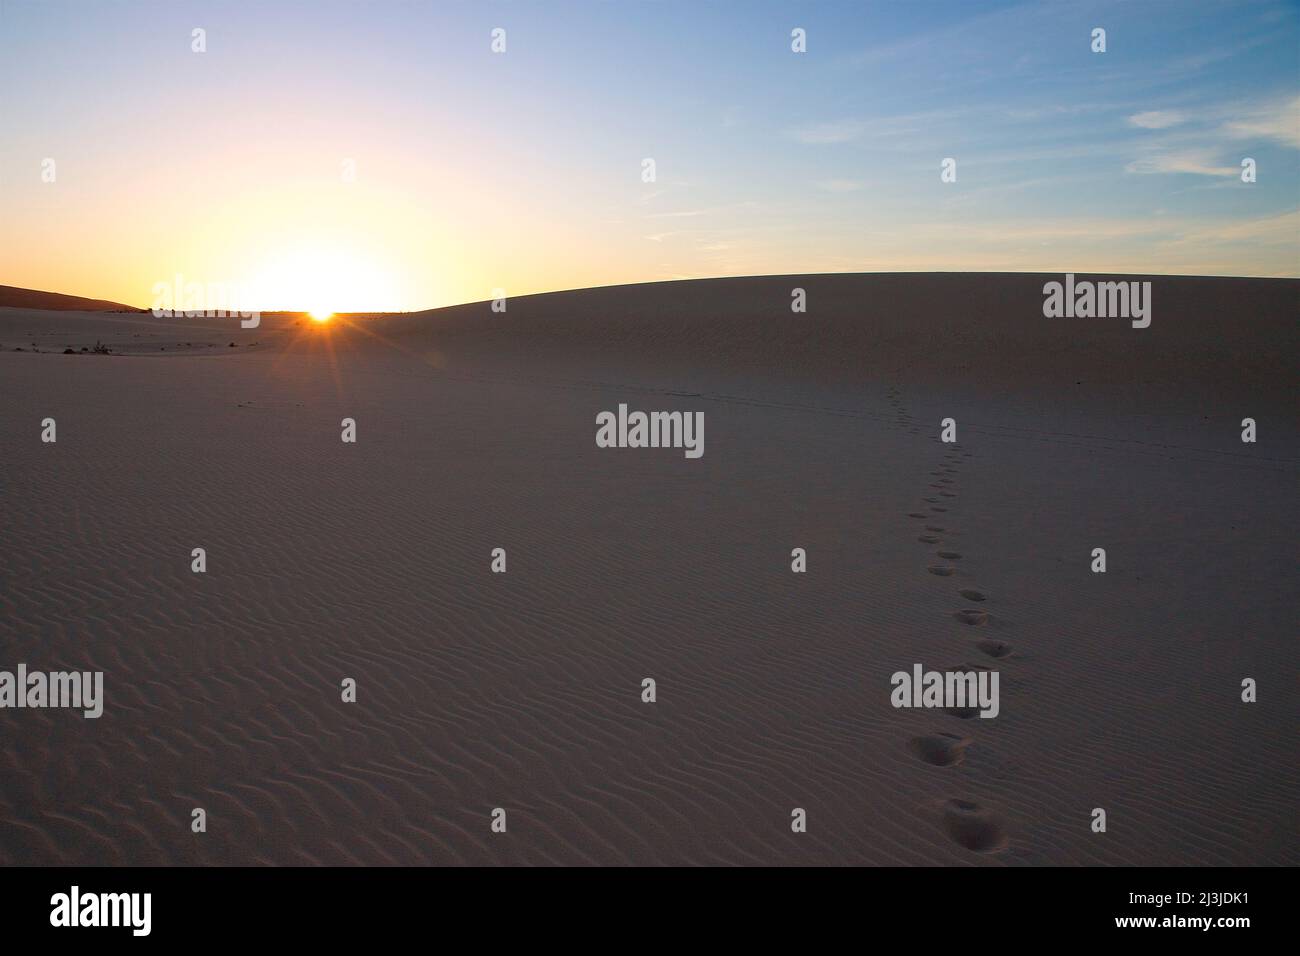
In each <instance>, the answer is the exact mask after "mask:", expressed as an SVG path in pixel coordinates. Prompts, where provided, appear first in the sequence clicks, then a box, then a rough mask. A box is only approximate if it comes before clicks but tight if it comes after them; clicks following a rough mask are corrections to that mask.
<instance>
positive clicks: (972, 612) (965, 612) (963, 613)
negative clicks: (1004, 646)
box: [952, 608, 989, 624]
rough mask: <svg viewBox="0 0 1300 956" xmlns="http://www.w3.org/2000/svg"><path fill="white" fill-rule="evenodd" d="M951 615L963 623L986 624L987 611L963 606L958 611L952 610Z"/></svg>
mask: <svg viewBox="0 0 1300 956" xmlns="http://www.w3.org/2000/svg"><path fill="white" fill-rule="evenodd" d="M952 616H953V617H955V618H956V619H957V620H959V621H961V622H962V623H963V624H986V623H988V619H989V612H988V611H981V610H979V609H978V608H963V609H962V610H960V611H954V612H953V615H952Z"/></svg>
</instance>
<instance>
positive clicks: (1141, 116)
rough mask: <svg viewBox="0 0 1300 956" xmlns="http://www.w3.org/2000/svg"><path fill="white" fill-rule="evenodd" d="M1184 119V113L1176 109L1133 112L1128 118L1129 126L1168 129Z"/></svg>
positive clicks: (1185, 118) (1184, 120)
mask: <svg viewBox="0 0 1300 956" xmlns="http://www.w3.org/2000/svg"><path fill="white" fill-rule="evenodd" d="M1186 120H1187V117H1186V115H1184V114H1183V113H1180V112H1178V111H1177V110H1148V111H1147V112H1145V113H1134V114H1133V115H1132V116H1130V117H1129V118H1128V122H1129V125H1130V126H1137V127H1139V128H1141V129H1168V128H1169V127H1171V126H1177V125H1178V124H1180V123H1183V122H1186Z"/></svg>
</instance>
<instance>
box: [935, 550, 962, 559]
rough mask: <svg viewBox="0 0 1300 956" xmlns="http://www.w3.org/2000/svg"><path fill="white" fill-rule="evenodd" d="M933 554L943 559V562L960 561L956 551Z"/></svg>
mask: <svg viewBox="0 0 1300 956" xmlns="http://www.w3.org/2000/svg"><path fill="white" fill-rule="evenodd" d="M935 554H937V555H938V556H939V557H941V558H943V559H944V560H945V561H958V560H960V559H961V555H960V554H958V553H957V552H956V551H936V552H935Z"/></svg>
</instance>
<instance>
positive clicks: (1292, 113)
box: [1223, 96, 1300, 149]
mask: <svg viewBox="0 0 1300 956" xmlns="http://www.w3.org/2000/svg"><path fill="white" fill-rule="evenodd" d="M1223 132H1224V133H1225V134H1227V135H1228V136H1230V137H1232V138H1233V139H1271V140H1275V141H1277V142H1279V143H1282V144H1283V145H1286V146H1290V147H1291V148H1292V149H1300V96H1295V97H1291V98H1289V99H1282V100H1277V101H1275V102H1273V103H1269V104H1266V105H1264V106H1261V107H1259V108H1257V109H1254V110H1248V111H1245V112H1243V113H1242V114H1241V115H1240V116H1238V117H1237V118H1235V119H1231V120H1228V121H1227V122H1226V123H1224V124H1223Z"/></svg>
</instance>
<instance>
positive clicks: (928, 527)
mask: <svg viewBox="0 0 1300 956" xmlns="http://www.w3.org/2000/svg"><path fill="white" fill-rule="evenodd" d="M925 530H926V531H942V530H943V528H940V527H939V526H938V525H937V524H928V525H926V526H925Z"/></svg>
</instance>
